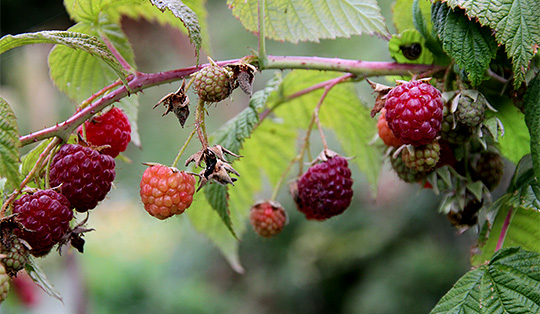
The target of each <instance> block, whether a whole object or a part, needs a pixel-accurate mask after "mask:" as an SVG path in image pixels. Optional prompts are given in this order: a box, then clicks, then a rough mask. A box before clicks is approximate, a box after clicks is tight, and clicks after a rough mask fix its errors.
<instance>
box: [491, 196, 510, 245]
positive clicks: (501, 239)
mask: <svg viewBox="0 0 540 314" xmlns="http://www.w3.org/2000/svg"><path fill="white" fill-rule="evenodd" d="M511 218H512V208H511V207H510V209H509V210H508V214H506V218H505V219H504V223H503V226H502V230H501V234H500V235H499V240H498V241H497V246H496V247H495V252H497V251H498V250H500V249H501V248H502V246H503V244H504V239H505V238H506V233H507V232H508V226H509V225H510V219H511Z"/></svg>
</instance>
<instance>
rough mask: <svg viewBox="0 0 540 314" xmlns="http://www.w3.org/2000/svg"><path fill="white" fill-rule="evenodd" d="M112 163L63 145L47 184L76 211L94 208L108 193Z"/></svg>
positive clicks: (104, 157) (86, 150)
mask: <svg viewBox="0 0 540 314" xmlns="http://www.w3.org/2000/svg"><path fill="white" fill-rule="evenodd" d="M114 167H115V162H114V159H113V158H112V157H111V156H109V155H105V154H101V153H100V152H98V151H96V150H94V149H92V148H90V147H84V146H81V145H73V144H66V145H64V146H62V148H60V150H59V151H58V153H56V155H54V158H53V161H52V166H51V174H50V183H51V186H52V187H59V189H60V191H61V193H62V194H64V196H66V197H67V199H68V200H69V201H70V202H71V205H73V207H74V208H75V209H76V210H77V211H79V212H85V211H87V210H89V209H92V208H94V207H96V205H97V204H98V202H100V201H102V200H103V199H104V198H105V196H106V195H107V193H109V191H110V190H111V186H112V182H113V180H114V177H115V175H116V173H115V171H114Z"/></svg>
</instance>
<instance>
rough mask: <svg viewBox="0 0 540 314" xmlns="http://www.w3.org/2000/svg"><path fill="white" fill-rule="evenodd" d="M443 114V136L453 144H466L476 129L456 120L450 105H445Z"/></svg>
mask: <svg viewBox="0 0 540 314" xmlns="http://www.w3.org/2000/svg"><path fill="white" fill-rule="evenodd" d="M443 115H444V117H443V121H442V125H441V138H443V139H445V140H447V141H448V142H449V143H452V144H465V143H467V142H468V141H469V140H470V139H471V138H472V136H473V134H474V129H473V128H471V127H469V126H467V125H465V124H463V123H461V122H458V121H456V119H455V118H454V115H453V114H452V113H451V112H450V110H449V109H448V106H444V109H443Z"/></svg>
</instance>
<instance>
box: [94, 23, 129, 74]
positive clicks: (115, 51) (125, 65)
mask: <svg viewBox="0 0 540 314" xmlns="http://www.w3.org/2000/svg"><path fill="white" fill-rule="evenodd" d="M99 35H100V36H101V39H103V42H104V43H105V45H107V48H109V50H110V51H111V53H112V54H113V56H114V57H115V58H116V60H118V62H119V63H120V65H121V66H122V67H123V68H124V69H125V70H126V71H131V70H133V67H132V66H131V65H130V64H129V63H128V62H127V61H126V59H124V57H123V56H122V55H121V54H120V52H119V51H118V49H116V47H115V46H114V45H113V43H111V41H110V40H109V37H107V35H105V33H103V32H100V33H99Z"/></svg>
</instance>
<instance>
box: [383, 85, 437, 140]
mask: <svg viewBox="0 0 540 314" xmlns="http://www.w3.org/2000/svg"><path fill="white" fill-rule="evenodd" d="M384 108H385V109H386V121H388V126H389V127H390V129H391V130H392V132H393V133H394V135H395V136H396V137H397V138H398V139H400V140H401V142H403V144H412V145H413V146H420V145H426V144H428V143H430V142H432V141H433V140H434V139H435V138H436V137H437V136H438V135H439V131H440V130H441V122H442V117H443V101H442V98H441V92H440V91H439V90H438V89H436V88H435V87H433V86H431V85H430V84H428V83H426V82H424V81H410V82H406V83H403V84H401V85H398V86H396V87H394V88H393V89H392V90H391V91H390V92H389V93H388V95H387V97H386V103H385V107H384Z"/></svg>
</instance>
